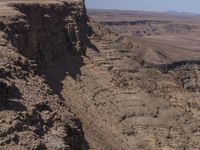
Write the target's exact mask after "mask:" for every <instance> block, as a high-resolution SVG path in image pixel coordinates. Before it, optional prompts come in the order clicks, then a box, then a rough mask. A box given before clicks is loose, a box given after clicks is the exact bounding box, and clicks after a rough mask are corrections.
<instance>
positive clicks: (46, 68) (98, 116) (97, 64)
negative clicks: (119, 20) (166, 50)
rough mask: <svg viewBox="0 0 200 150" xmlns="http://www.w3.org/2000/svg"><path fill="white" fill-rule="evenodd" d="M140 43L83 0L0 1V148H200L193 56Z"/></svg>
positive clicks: (199, 107) (196, 74)
mask: <svg viewBox="0 0 200 150" xmlns="http://www.w3.org/2000/svg"><path fill="white" fill-rule="evenodd" d="M5 10H6V11H5ZM128 39H129V40H128ZM138 40H139V39H138ZM141 43H142V42H140V44H141ZM147 44H148V43H147ZM145 48H146V47H145V46H144V47H143V49H140V48H138V41H136V40H135V39H132V38H127V37H122V36H119V35H118V34H115V33H113V32H112V31H110V30H109V29H107V28H105V27H104V26H102V25H100V24H98V23H96V22H93V21H91V20H90V19H88V17H87V14H86V9H85V6H84V3H83V2H82V1H72V0H65V1H59V0H47V1H39V0H33V1H32V0H30V1H29V0H27V1H22V0H9V1H6V2H5V1H4V2H1V1H0V149H17V150H18V149H20V150H23V149H34V150H38V149H41V150H43V149H50V150H51V149H52V150H62V149H67V150H68V149H69V150H85V149H94V150H102V149H103V150H104V149H105V150H113V149H114V150H122V149H126V150H129V149H130V150H132V149H136V150H140V149H141V150H151V149H152V150H163V149H171V150H186V149H187V150H198V149H200V141H199V138H200V128H199V124H200V113H199V110H200V101H199V99H200V94H199V79H200V76H199V65H198V64H197V63H195V64H172V65H166V66H159V67H155V66H152V65H151V64H149V63H148V62H146V61H144V60H143V59H142V58H143V57H139V54H140V52H141V51H140V50H145ZM141 53H142V52H141ZM148 56H149V55H147V56H146V57H148ZM162 56H163V57H165V56H164V55H162ZM166 57H167V56H166ZM166 59H167V58H166ZM191 66H192V68H193V69H192V68H190V67H191Z"/></svg>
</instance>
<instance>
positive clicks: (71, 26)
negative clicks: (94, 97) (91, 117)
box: [0, 1, 87, 150]
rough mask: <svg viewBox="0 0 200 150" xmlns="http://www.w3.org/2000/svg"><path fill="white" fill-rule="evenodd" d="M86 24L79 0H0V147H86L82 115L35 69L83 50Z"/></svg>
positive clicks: (42, 148)
mask: <svg viewBox="0 0 200 150" xmlns="http://www.w3.org/2000/svg"><path fill="white" fill-rule="evenodd" d="M5 11H6V12H7V13H5ZM86 24H87V15H86V10H85V6H84V3H83V2H81V1H74V2H73V1H65V2H61V1H45V2H40V1H4V2H2V1H0V149H16V150H23V149H35V150H36V149H41V150H44V149H52V150H56V149H58V150H59V149H69V150H73V149H74V150H78V149H86V148H87V142H86V140H85V139H84V134H83V131H82V125H81V121H80V120H79V119H78V118H77V117H76V116H75V115H74V114H73V113H72V112H70V109H69V107H68V106H67V105H66V104H65V103H64V102H63V101H62V99H61V98H60V97H59V96H58V95H56V94H55V93H54V92H53V90H52V89H51V88H50V87H49V86H48V84H47V83H46V80H45V78H44V77H43V76H41V74H40V73H39V68H42V67H45V66H48V63H50V62H51V61H55V60H59V59H62V58H64V57H65V56H67V55H78V56H79V55H81V54H85V52H86V41H87V39H86V33H85V32H86V29H85V28H87V25H86Z"/></svg>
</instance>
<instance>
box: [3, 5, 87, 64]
mask: <svg viewBox="0 0 200 150" xmlns="http://www.w3.org/2000/svg"><path fill="white" fill-rule="evenodd" d="M10 5H11V6H12V7H14V8H15V9H17V10H18V11H20V12H21V13H22V15H19V16H15V17H14V18H12V19H14V21H12V22H10V23H8V24H7V25H6V26H7V27H8V28H6V29H5V32H6V33H7V34H8V38H9V39H10V40H11V42H12V44H13V45H14V46H15V47H16V48H17V49H18V50H19V53H21V54H22V55H24V56H25V57H28V58H30V59H33V60H36V61H37V63H38V64H40V65H44V64H48V63H49V62H50V61H52V60H56V59H59V58H61V57H64V56H67V55H69V54H85V52H86V41H87V37H86V31H87V21H88V18H87V14H86V9H85V6H84V3H83V2H75V3H72V2H71V3H67V2H66V3H61V4H58V3H57V4H53V3H50V4H41V3H40V4H39V3H31V4H27V3H13V4H10Z"/></svg>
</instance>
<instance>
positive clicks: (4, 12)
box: [0, 0, 82, 17]
mask: <svg viewBox="0 0 200 150" xmlns="http://www.w3.org/2000/svg"><path fill="white" fill-rule="evenodd" d="M63 2H68V3H73V2H75V3H76V2H82V0H0V16H5V17H9V16H13V15H19V14H20V12H19V11H17V10H15V9H14V8H13V7H10V6H9V5H8V4H11V3H38V4H52V3H60V4H61V3H63Z"/></svg>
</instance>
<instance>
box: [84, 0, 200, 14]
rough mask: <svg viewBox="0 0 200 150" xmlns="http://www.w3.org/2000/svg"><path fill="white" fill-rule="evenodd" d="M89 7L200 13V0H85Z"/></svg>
mask: <svg viewBox="0 0 200 150" xmlns="http://www.w3.org/2000/svg"><path fill="white" fill-rule="evenodd" d="M85 1H86V6H87V8H98V9H120V10H144V11H158V12H166V11H169V10H172V11H178V12H190V13H198V14H200V0H85Z"/></svg>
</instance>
